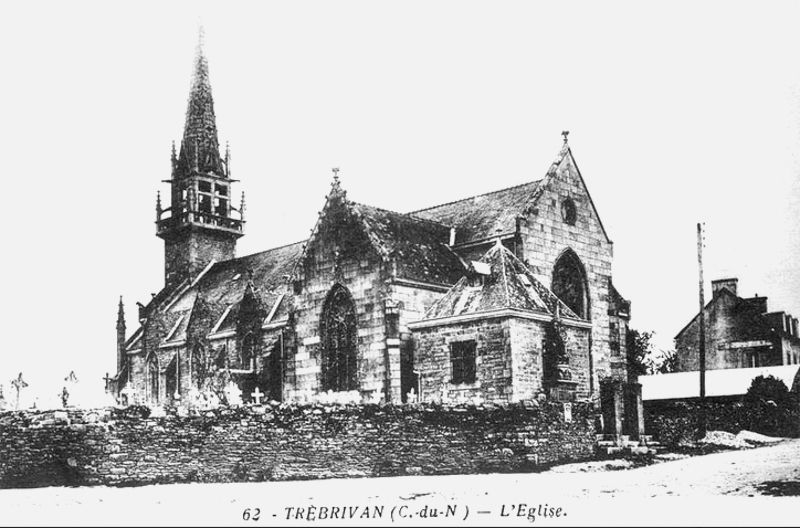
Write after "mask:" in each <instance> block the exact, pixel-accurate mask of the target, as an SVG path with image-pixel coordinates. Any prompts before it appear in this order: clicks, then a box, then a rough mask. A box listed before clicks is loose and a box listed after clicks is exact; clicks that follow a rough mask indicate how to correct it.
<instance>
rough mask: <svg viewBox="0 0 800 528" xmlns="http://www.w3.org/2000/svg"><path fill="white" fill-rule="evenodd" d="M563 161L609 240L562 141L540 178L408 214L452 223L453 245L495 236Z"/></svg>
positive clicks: (512, 225) (512, 226) (510, 228)
mask: <svg viewBox="0 0 800 528" xmlns="http://www.w3.org/2000/svg"><path fill="white" fill-rule="evenodd" d="M565 161H567V162H569V163H570V164H571V165H572V166H573V167H574V168H575V172H576V173H577V175H578V178H579V179H580V181H581V185H582V186H583V188H584V189H585V190H586V195H587V196H588V197H589V203H590V205H591V207H592V211H593V212H594V214H595V217H596V218H597V220H598V222H599V223H600V228H601V229H602V230H603V235H604V236H605V238H606V240H607V241H609V242H610V241H611V240H610V239H609V238H608V234H607V233H606V230H605V227H604V226H603V222H602V220H601V219H600V215H598V214H597V208H596V207H595V206H594V201H593V200H592V197H591V195H590V194H589V190H588V188H587V187H586V183H585V182H584V180H583V176H582V175H581V171H580V169H578V164H577V163H576V162H575V157H574V156H573V154H572V149H570V147H569V143H567V142H566V141H564V144H563V146H562V147H561V150H559V152H558V155H557V156H556V158H555V160H554V161H553V163H551V164H550V168H549V169H548V170H547V172H546V173H545V176H544V177H543V178H542V179H540V180H536V181H532V182H528V183H523V184H521V185H516V186H514V187H508V188H506V189H500V190H499V191H492V192H489V193H485V194H479V195H476V196H472V197H470V198H464V199H462V200H457V201H454V202H448V203H445V204H441V205H435V206H432V207H428V208H426V209H420V210H418V211H412V212H410V213H408V214H409V215H412V216H416V217H418V218H424V219H427V220H432V221H435V222H438V223H440V224H443V225H446V226H450V227H455V228H456V245H460V244H468V243H471V242H481V241H487V240H491V239H492V238H494V237H497V236H502V235H506V234H511V233H514V232H516V227H517V226H516V222H517V217H519V216H522V215H526V214H528V213H529V212H530V211H531V210H532V209H533V208H534V207H535V206H536V203H537V202H538V201H539V198H541V196H542V194H543V193H544V191H545V190H546V189H547V186H548V184H549V183H550V181H551V180H553V179H554V178H555V177H556V176H557V174H558V168H559V167H560V166H561V165H562V163H564V162H565Z"/></svg>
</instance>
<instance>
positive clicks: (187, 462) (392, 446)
mask: <svg viewBox="0 0 800 528" xmlns="http://www.w3.org/2000/svg"><path fill="white" fill-rule="evenodd" d="M591 417H592V409H591V405H590V404H589V403H586V402H576V403H574V404H572V405H571V406H570V407H568V408H567V412H566V413H565V407H564V405H563V404H559V403H553V402H548V401H543V402H526V403H524V404H522V403H520V404H513V405H506V406H494V405H477V406H476V405H452V406H449V405H437V404H413V405H377V404H368V405H322V404H308V405H290V404H275V405H261V406H248V407H238V408H220V409H215V410H211V411H203V412H200V413H198V414H196V415H192V416H178V415H168V416H162V417H152V416H149V410H148V409H147V408H145V407H128V408H124V409H102V410H91V411H87V410H64V411H19V412H4V413H0V488H14V487H36V486H51V485H56V486H58V485H112V486H126V485H143V484H154V483H173V482H247V481H267V480H276V481H277V480H303V479H320V478H334V477H378V476H392V475H444V474H470V473H487V472H518V471H532V470H536V469H537V468H541V467H543V466H547V465H551V464H553V463H556V462H564V461H571V460H581V459H586V458H589V457H591V456H592V450H593V442H594V439H595V435H594V430H593V427H592V419H591Z"/></svg>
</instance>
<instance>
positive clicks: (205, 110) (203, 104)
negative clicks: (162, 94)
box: [178, 26, 225, 177]
mask: <svg viewBox="0 0 800 528" xmlns="http://www.w3.org/2000/svg"><path fill="white" fill-rule="evenodd" d="M204 41H205V36H204V33H203V28H202V26H201V27H200V29H199V35H198V40H197V49H196V52H195V63H194V73H193V75H192V86H191V89H190V91H189V105H188V107H187V109H186V124H185V125H184V129H183V140H182V141H181V151H180V156H179V160H178V166H179V168H180V169H182V171H181V172H183V174H182V175H185V174H186V172H191V171H194V170H197V171H199V172H201V173H203V174H207V173H213V174H214V175H216V176H221V177H224V176H225V171H224V169H223V162H222V158H221V157H220V155H219V140H218V138H217V123H216V117H215V115H214V99H213V97H212V95H211V82H210V80H209V75H208V60H207V59H206V56H205V53H204V51H203V45H204ZM195 164H196V167H195Z"/></svg>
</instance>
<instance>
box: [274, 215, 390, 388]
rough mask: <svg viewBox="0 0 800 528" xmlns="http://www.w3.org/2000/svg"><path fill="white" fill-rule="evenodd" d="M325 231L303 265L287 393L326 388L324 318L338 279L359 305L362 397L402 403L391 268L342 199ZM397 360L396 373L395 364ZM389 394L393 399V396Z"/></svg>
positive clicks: (323, 224)
mask: <svg viewBox="0 0 800 528" xmlns="http://www.w3.org/2000/svg"><path fill="white" fill-rule="evenodd" d="M319 232H320V234H319V235H318V236H315V237H314V238H313V239H312V240H311V241H310V242H309V247H308V250H307V254H306V256H305V261H304V262H303V263H302V265H303V268H304V273H303V281H302V292H301V293H299V294H296V295H295V296H294V308H295V323H294V331H295V339H296V354H295V356H294V365H292V366H291V367H290V368H289V369H288V370H289V371H290V374H291V375H290V377H289V379H288V380H287V390H286V397H287V399H290V400H302V399H303V395H304V394H305V395H308V394H311V395H313V394H316V393H318V392H319V391H320V390H321V381H320V380H321V365H322V346H321V338H322V337H323V336H321V335H320V317H321V315H322V309H323V306H324V303H325V299H326V297H327V295H328V293H329V292H330V291H331V288H333V286H334V285H335V284H336V283H339V284H342V285H343V286H344V287H346V288H347V290H348V292H349V293H350V295H351V296H352V298H353V302H354V303H355V311H356V316H357V318H358V323H357V327H358V351H357V355H358V376H357V377H358V380H359V392H361V394H362V396H364V397H367V398H371V397H381V396H383V397H384V398H385V399H387V400H391V401H398V402H399V401H400V375H399V362H400V358H399V351H398V352H397V354H396V355H397V357H396V358H390V357H388V356H387V353H388V351H387V344H386V335H385V320H384V304H385V300H386V299H387V298H388V291H387V290H388V288H387V286H386V285H385V283H386V274H387V273H386V271H385V269H384V266H383V262H382V260H381V257H380V256H379V255H378V254H377V253H376V251H375V250H374V249H373V248H372V246H371V245H370V243H369V239H368V237H367V235H366V234H365V233H364V232H363V230H362V229H361V227H360V224H359V223H358V222H357V221H356V220H355V219H354V218H353V217H352V214H351V213H350V212H349V211H348V210H346V209H345V208H344V206H343V205H342V204H341V203H340V201H333V202H332V203H331V204H330V205H329V206H328V207H326V209H325V215H324V216H323V218H322V220H321V223H320V226H319ZM387 362H391V364H396V365H397V367H396V369H394V370H395V371H396V372H392V370H393V369H392V368H391V364H390V368H389V369H387ZM387 396H388V397H387Z"/></svg>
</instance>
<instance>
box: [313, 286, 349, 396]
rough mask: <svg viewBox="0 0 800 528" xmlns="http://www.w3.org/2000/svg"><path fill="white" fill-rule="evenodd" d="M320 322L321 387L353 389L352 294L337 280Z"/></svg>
mask: <svg viewBox="0 0 800 528" xmlns="http://www.w3.org/2000/svg"><path fill="white" fill-rule="evenodd" d="M320 326H321V328H320V330H321V332H320V333H321V334H322V339H321V342H322V390H323V391H328V390H332V391H335V392H338V391H350V390H356V389H357V388H358V381H357V377H356V373H357V364H356V360H357V359H356V348H357V339H358V332H357V329H356V310H355V304H354V303H353V298H352V297H351V296H350V292H348V291H347V288H345V287H344V286H342V285H340V284H337V285H335V286H334V287H333V289H331V291H330V293H328V298H327V299H326V300H325V305H324V306H323V309H322V318H321V325H320Z"/></svg>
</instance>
